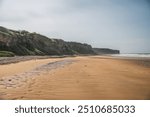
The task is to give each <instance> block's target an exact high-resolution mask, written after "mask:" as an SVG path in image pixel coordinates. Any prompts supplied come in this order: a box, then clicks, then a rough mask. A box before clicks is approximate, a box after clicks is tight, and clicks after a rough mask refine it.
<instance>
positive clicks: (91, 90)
mask: <svg viewBox="0 0 150 117" xmlns="http://www.w3.org/2000/svg"><path fill="white" fill-rule="evenodd" d="M63 61H70V62H71V63H70V62H69V63H68V62H67V63H66V64H63ZM142 61H143V60H132V59H131V60H127V59H120V58H119V59H118V58H117V59H116V58H113V57H108V56H98V57H96V56H78V57H66V58H53V59H52V58H48V59H37V60H30V61H22V62H18V63H15V64H6V65H0V66H1V67H0V81H1V82H0V99H15V100H16V99H17V100H20V99H23V100H26V99H27V100H28V99H37V100H38V99H44V100H47V99H52V100H53V99H54V100H60V99H61V100H62V99H64V100H66V99H69V100H70V99H77V100H78V99H80V100H83V99H84V100H85V99H89V100H93V99H94V100H99V99H104V100H107V99H111V100H116V99H125V100H127V99H130V100H133V99H134V100H136V99H150V78H149V76H150V67H149V65H148V66H146V65H147V64H149V63H150V61H149V60H148V61H146V62H145V61H144V63H143V62H142ZM55 63H56V64H55ZM57 63H58V64H57ZM59 63H60V64H59ZM61 63H62V66H61ZM44 66H46V69H44V68H45V67H44ZM14 68H15V69H14ZM38 68H39V71H38V72H37V71H36V72H34V74H32V75H28V74H27V73H31V72H32V70H33V71H34V70H35V69H38ZM53 68H57V69H53ZM27 71H28V72H27ZM20 73H25V74H23V76H24V77H26V78H23V77H19V74H20ZM2 76H3V78H4V79H3V81H5V82H3V81H2ZM4 76H5V77H4ZM7 76H8V79H7V78H6V77H7ZM11 76H14V78H12V79H11ZM5 78H6V79H5ZM13 79H15V80H16V81H15V80H13ZM4 83H7V85H8V87H5V85H6V84H4ZM11 84H12V85H11Z"/></svg>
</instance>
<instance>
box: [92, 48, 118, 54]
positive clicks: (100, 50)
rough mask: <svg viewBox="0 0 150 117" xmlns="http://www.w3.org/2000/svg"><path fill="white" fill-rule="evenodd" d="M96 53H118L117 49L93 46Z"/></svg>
mask: <svg viewBox="0 0 150 117" xmlns="http://www.w3.org/2000/svg"><path fill="white" fill-rule="evenodd" d="M93 51H94V52H95V53H96V54H120V51H119V50H113V49H109V48H93Z"/></svg>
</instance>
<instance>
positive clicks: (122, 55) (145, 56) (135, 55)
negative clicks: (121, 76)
mask: <svg viewBox="0 0 150 117" xmlns="http://www.w3.org/2000/svg"><path fill="white" fill-rule="evenodd" d="M112 56H119V57H144V58H150V54H116V55H112Z"/></svg>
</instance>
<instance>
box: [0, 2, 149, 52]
mask: <svg viewBox="0 0 150 117" xmlns="http://www.w3.org/2000/svg"><path fill="white" fill-rule="evenodd" d="M0 25H1V26H4V27H6V28H11V29H15V30H22V29H25V30H28V31H31V32H38V33H40V34H43V35H46V36H48V37H53V38H61V39H64V40H66V41H78V42H84V43H88V44H91V45H92V46H93V47H100V48H113V49H119V50H121V52H122V53H133V52H135V53H141V52H149V53H150V0H0Z"/></svg>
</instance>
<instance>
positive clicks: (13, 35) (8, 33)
mask: <svg viewBox="0 0 150 117" xmlns="http://www.w3.org/2000/svg"><path fill="white" fill-rule="evenodd" d="M119 53H120V52H119V50H112V49H107V48H92V46H91V45H88V44H85V43H84V44H83V43H78V42H66V41H64V40H62V39H53V38H48V37H46V36H43V35H41V34H38V33H35V32H34V33H30V32H28V31H25V30H20V31H16V30H11V29H7V28H4V27H1V26H0V56H5V55H9V56H13V55H95V54H119Z"/></svg>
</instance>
